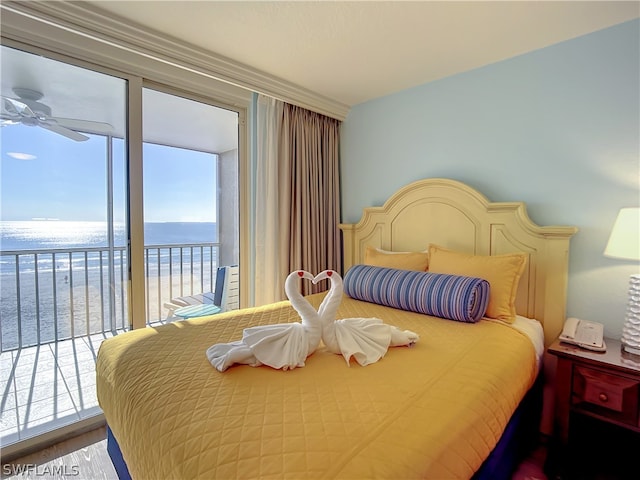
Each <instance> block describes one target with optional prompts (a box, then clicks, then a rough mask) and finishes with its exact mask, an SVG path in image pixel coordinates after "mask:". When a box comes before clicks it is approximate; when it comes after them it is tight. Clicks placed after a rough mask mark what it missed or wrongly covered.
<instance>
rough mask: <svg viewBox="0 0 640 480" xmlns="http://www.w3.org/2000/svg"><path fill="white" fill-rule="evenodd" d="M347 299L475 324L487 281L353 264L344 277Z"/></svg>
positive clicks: (483, 304)
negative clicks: (348, 297)
mask: <svg viewBox="0 0 640 480" xmlns="http://www.w3.org/2000/svg"><path fill="white" fill-rule="evenodd" d="M344 292H345V293H346V294H347V295H348V296H350V297H351V298H355V299H356V300H363V301H365V302H371V303H377V304H380V305H385V306H387V307H393V308H399V309H402V310H409V311H411V312H418V313H424V314H427V315H433V316H436V317H442V318H448V319H451V320H458V321H460V322H469V323H473V322H477V321H478V320H480V318H482V316H483V315H484V314H485V312H486V310H487V305H488V304H489V282H487V281H486V280H483V279H481V278H474V277H462V276H458V275H448V274H444V273H429V272H415V271H409V270H396V269H393V268H383V267H374V266H370V265H354V266H353V267H351V268H350V269H349V271H348V272H347V274H346V275H345V277H344Z"/></svg>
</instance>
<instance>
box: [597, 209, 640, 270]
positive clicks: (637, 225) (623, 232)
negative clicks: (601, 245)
mask: <svg viewBox="0 0 640 480" xmlns="http://www.w3.org/2000/svg"><path fill="white" fill-rule="evenodd" d="M604 254H605V255H606V256H607V257H614V258H624V259H628V260H640V208H622V209H621V210H620V212H619V213H618V217H617V218H616V221H615V223H614V224H613V229H612V230H611V235H610V236H609V242H608V243H607V248H605V249H604Z"/></svg>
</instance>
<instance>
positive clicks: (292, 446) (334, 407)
mask: <svg viewBox="0 0 640 480" xmlns="http://www.w3.org/2000/svg"><path fill="white" fill-rule="evenodd" d="M322 297H323V295H322V294H320V295H314V296H311V297H309V299H310V301H311V302H312V304H313V305H315V306H317V305H319V304H320V301H321V299H322ZM350 317H378V318H381V319H383V320H384V321H385V322H386V323H389V324H392V325H396V326H398V327H400V328H402V329H409V330H412V331H414V332H417V333H418V334H419V335H420V340H419V342H418V343H417V344H415V345H414V346H413V347H396V348H390V349H389V351H388V352H387V354H386V356H385V357H384V358H383V359H382V360H380V361H378V362H377V363H374V364H372V365H368V366H366V367H361V366H359V365H358V364H356V363H353V362H352V364H351V366H347V365H346V364H345V362H344V359H343V358H342V357H341V356H339V355H334V354H331V353H329V352H327V351H326V350H325V349H324V348H322V346H321V348H320V349H318V350H317V351H316V352H315V353H314V354H313V355H311V356H310V357H309V358H308V359H307V362H306V365H305V367H303V368H299V369H295V370H292V371H281V370H274V369H271V368H270V367H265V366H262V367H258V368H252V367H249V366H234V367H232V368H230V369H229V370H227V371H226V372H224V373H220V372H218V371H217V370H215V368H213V367H212V366H211V364H210V363H209V362H208V360H207V358H206V356H205V351H206V349H207V348H208V347H209V346H211V345H212V344H214V343H220V342H228V341H231V340H235V339H239V338H241V336H242V330H243V329H244V328H246V327H248V326H253V325H267V324H273V323H281V322H286V321H298V320H299V318H298V317H297V314H296V313H295V311H294V310H293V309H292V308H291V306H290V304H289V302H280V303H276V304H272V305H268V306H265V307H260V308H255V309H245V310H240V311H237V312H229V313H225V314H220V315H216V316H214V317H208V318H206V317H205V318H199V319H192V320H188V321H181V322H176V323H172V324H168V325H164V326H161V327H158V328H146V329H141V330H136V331H132V332H128V333H126V334H123V335H119V336H117V337H114V338H111V339H108V340H106V341H104V342H103V343H102V345H101V348H100V351H99V354H98V360H97V366H96V371H97V393H98V401H99V403H100V406H101V408H102V409H103V411H104V414H105V417H106V420H107V423H108V424H109V427H110V429H111V430H112V432H113V434H114V436H115V438H116V439H117V441H118V443H119V445H120V447H121V449H122V453H123V456H124V459H125V461H126V463H127V466H128V469H129V471H130V472H131V475H132V477H133V478H134V479H144V478H150V479H151V478H175V479H180V478H184V479H187V478H189V479H193V478H203V479H204V478H206V479H212V478H225V479H226V478H296V479H299V478H347V479H354V478H373V477H376V478H394V479H397V478H469V477H471V476H472V475H473V473H474V472H475V471H476V470H477V469H478V468H479V467H480V465H481V464H482V462H483V460H484V459H485V458H486V457H487V456H488V455H489V453H490V452H491V450H492V449H493V448H494V446H495V445H496V443H497V441H498V439H499V438H500V436H501V434H502V432H503V430H504V428H505V426H506V424H507V422H508V421H509V418H510V416H511V415H512V413H513V412H514V410H515V409H516V407H517V406H518V404H519V402H520V400H521V399H522V398H523V396H524V395H525V393H526V392H527V390H528V389H529V388H530V387H531V386H532V385H533V383H534V381H535V378H536V374H537V364H538V355H537V353H536V348H535V347H534V343H532V341H531V338H530V336H531V335H534V336H535V335H536V334H535V333H533V334H532V333H531V331H534V332H535V328H528V329H527V328H517V327H514V326H513V325H507V324H504V323H502V322H495V321H488V320H481V321H479V322H478V323H474V324H468V323H461V322H456V321H451V320H445V319H440V318H436V317H429V316H426V315H422V314H418V313H411V312H405V311H401V310H396V309H392V308H388V307H383V306H380V305H376V304H371V303H366V302H360V301H357V300H353V299H350V298H348V297H344V299H343V302H342V304H341V306H340V310H339V312H338V318H350ZM516 323H518V322H516ZM526 331H529V333H525V332H526Z"/></svg>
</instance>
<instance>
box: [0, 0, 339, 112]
mask: <svg viewBox="0 0 640 480" xmlns="http://www.w3.org/2000/svg"><path fill="white" fill-rule="evenodd" d="M0 8H1V9H2V16H1V20H2V35H3V36H8V37H9V38H12V37H13V38H15V39H17V40H20V41H23V42H27V43H29V42H30V41H32V42H33V41H37V39H38V36H40V42H39V43H45V42H47V38H45V37H42V36H41V33H39V31H40V30H41V29H40V28H39V25H40V26H47V27H48V34H49V35H55V36H56V37H57V38H56V39H55V41H56V43H57V44H58V45H59V44H61V43H62V44H64V46H65V47H66V50H67V51H66V52H64V53H74V54H82V56H83V57H84V58H85V59H87V58H92V59H93V60H94V62H95V61H99V60H100V58H97V59H96V52H95V49H94V46H95V44H96V42H98V43H100V44H102V45H104V46H105V47H108V48H109V49H110V50H111V51H114V49H115V51H116V52H117V51H118V50H119V51H120V52H121V53H122V54H123V57H127V56H128V57H131V55H132V54H134V55H137V56H139V57H142V60H143V63H145V62H146V64H149V61H150V60H151V61H153V62H154V63H156V64H157V63H158V62H159V64H164V65H170V66H172V67H174V68H178V69H181V70H182V71H184V72H188V73H189V74H195V75H201V76H204V77H207V78H209V79H215V80H218V81H220V82H223V83H225V84H228V85H230V86H233V87H237V88H240V89H244V90H248V91H250V92H257V93H261V94H263V95H267V96H270V97H273V98H277V99H279V100H282V101H285V102H288V103H292V104H295V105H298V106H301V107H304V108H306V109H309V110H312V111H315V112H318V113H321V114H323V115H327V116H330V117H332V118H336V119H338V120H344V119H345V118H346V116H347V113H348V111H349V106H348V105H345V104H343V103H340V102H336V101H334V100H332V99H329V98H327V97H324V96H321V95H318V94H316V93H314V92H312V91H310V90H308V89H305V88H302V87H300V86H298V85H295V84H293V83H291V82H288V81H286V80H284V79H281V78H278V77H276V76H274V75H270V74H268V73H265V72H263V71H260V70H258V69H255V68H252V67H250V66H248V65H244V64H242V63H240V62H236V61H234V60H232V59H230V58H227V57H224V56H222V55H218V54H216V53H214V52H210V51H208V50H205V49H203V48H200V47H197V46H194V45H191V44H188V43H186V42H182V41H181V40H179V39H176V38H172V37H168V36H165V35H162V34H159V33H157V32H154V31H152V30H150V29H148V28H146V27H144V26H142V25H138V24H135V23H132V22H130V21H128V20H125V19H123V18H120V17H116V16H114V15H110V14H109V15H107V14H106V13H105V12H104V11H102V10H100V9H98V8H97V7H95V6H93V5H91V4H89V3H87V2H81V1H80V2H68V1H56V2H50V1H49V2H43V1H25V2H21V1H3V2H2V4H0ZM7 13H12V14H13V15H7ZM16 15H17V16H22V17H25V19H28V20H30V25H32V27H31V28H30V30H31V31H25V25H20V26H18V25H17V23H18V22H16V21H15V20H16ZM6 17H10V19H9V20H10V21H5V20H6ZM52 28H53V29H54V30H52ZM83 40H84V41H83ZM86 40H91V41H89V42H87V41H86ZM36 46H40V47H44V48H46V47H47V46H49V47H50V46H51V45H50V44H49V45H36ZM110 60H111V63H112V65H111V66H117V65H113V63H114V61H116V63H117V59H114V58H113V55H111V58H110ZM123 63H125V64H126V63H127V62H123ZM129 63H131V62H129ZM120 68H123V66H122V65H120ZM125 68H126V65H125ZM130 73H131V72H130Z"/></svg>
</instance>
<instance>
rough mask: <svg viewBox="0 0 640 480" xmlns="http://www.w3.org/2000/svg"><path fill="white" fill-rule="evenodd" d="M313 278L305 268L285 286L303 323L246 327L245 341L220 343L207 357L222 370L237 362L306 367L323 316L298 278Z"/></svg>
mask: <svg viewBox="0 0 640 480" xmlns="http://www.w3.org/2000/svg"><path fill="white" fill-rule="evenodd" d="M301 278H305V279H307V280H311V281H313V278H314V277H313V275H311V274H310V273H309V272H305V271H303V270H297V271H294V272H291V273H290V274H289V276H288V277H287V279H286V281H285V284H284V289H285V292H286V294H287V297H288V298H289V300H290V301H291V305H292V306H293V308H294V309H295V310H296V311H297V312H298V314H299V315H300V318H301V319H302V322H301V323H278V324H274V325H261V326H257V327H250V328H246V329H245V330H244V331H243V334H242V340H239V341H235V342H231V343H221V344H216V345H213V346H211V347H209V348H208V349H207V358H208V359H209V361H210V362H211V364H212V365H213V366H214V367H215V368H216V369H218V370H219V371H221V372H224V371H225V370H226V369H227V368H229V367H230V366H232V365H234V364H243V365H250V366H252V367H257V366H260V365H268V366H270V367H272V368H276V369H280V368H281V369H283V370H291V369H293V368H296V367H304V362H305V360H306V359H307V357H308V356H309V355H311V354H312V353H313V352H314V351H315V350H316V348H318V345H319V344H320V338H321V335H322V327H321V325H320V317H319V314H318V312H317V311H316V310H315V309H314V308H313V306H312V305H311V304H310V303H309V302H308V301H307V300H306V299H305V298H304V297H303V296H302V294H301V293H300V292H299V290H298V280H299V279H301Z"/></svg>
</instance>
